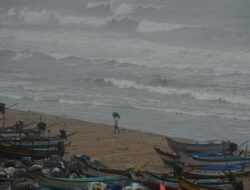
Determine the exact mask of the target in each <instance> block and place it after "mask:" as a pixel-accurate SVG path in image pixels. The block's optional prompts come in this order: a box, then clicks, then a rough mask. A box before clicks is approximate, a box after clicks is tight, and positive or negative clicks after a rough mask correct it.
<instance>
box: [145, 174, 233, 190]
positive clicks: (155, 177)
mask: <svg viewBox="0 0 250 190" xmlns="http://www.w3.org/2000/svg"><path fill="white" fill-rule="evenodd" d="M143 175H144V178H145V179H144V180H143V184H144V185H146V186H149V187H151V189H156V187H157V186H159V184H163V185H164V186H165V188H166V189H170V190H177V189H179V184H178V179H177V178H176V177H175V176H166V175H159V174H153V173H149V172H144V173H143ZM187 181H188V182H191V183H195V184H199V185H207V186H208V185H210V186H220V187H222V186H227V187H230V186H231V184H230V182H229V181H228V180H224V179H188V180H187Z"/></svg>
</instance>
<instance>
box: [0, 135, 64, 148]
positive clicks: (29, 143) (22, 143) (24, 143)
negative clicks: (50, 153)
mask: <svg viewBox="0 0 250 190" xmlns="http://www.w3.org/2000/svg"><path fill="white" fill-rule="evenodd" d="M0 143H6V144H10V145H11V146H13V147H17V148H29V149H49V148H54V149H57V148H59V147H60V145H61V143H60V141H59V140H52V141H50V140H44V141H36V140H35V139H34V140H19V139H15V140H10V139H9V138H6V137H2V136H1V135H0ZM62 143H63V142H62Z"/></svg>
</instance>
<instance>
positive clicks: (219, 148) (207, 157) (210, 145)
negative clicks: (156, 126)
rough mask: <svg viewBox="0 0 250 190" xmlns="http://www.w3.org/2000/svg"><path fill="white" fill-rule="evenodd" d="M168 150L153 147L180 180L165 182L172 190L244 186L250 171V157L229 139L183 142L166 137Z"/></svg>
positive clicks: (215, 189) (207, 189)
mask: <svg viewBox="0 0 250 190" xmlns="http://www.w3.org/2000/svg"><path fill="white" fill-rule="evenodd" d="M166 140H167V142H168V145H169V147H170V148H171V149H172V150H173V151H172V152H167V151H164V150H161V149H160V148H157V147H154V149H155V151H156V152H157V153H158V155H159V156H160V158H161V159H162V161H163V162H164V164H166V165H167V166H169V167H172V168H173V170H174V173H175V176H176V178H177V181H178V183H177V184H173V183H172V182H171V183H168V182H165V185H166V186H167V187H169V189H178V188H180V189H183V190H194V189H197V190H224V189H228V190H229V189H232V190H233V189H234V190H240V189H244V187H243V182H242V180H241V177H242V176H246V175H248V174H249V172H250V166H249V163H250V162H249V161H250V157H249V156H248V155H247V152H246V151H243V152H240V151H239V150H238V146H237V144H235V143H233V142H230V141H217V142H215V141H213V142H206V143H199V142H194V143H191V142H182V141H177V140H174V139H172V138H169V137H166ZM204 181H205V183H204Z"/></svg>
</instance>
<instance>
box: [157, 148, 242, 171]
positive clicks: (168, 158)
mask: <svg viewBox="0 0 250 190" xmlns="http://www.w3.org/2000/svg"><path fill="white" fill-rule="evenodd" d="M154 149H155V151H156V152H157V154H158V155H159V156H160V158H161V159H162V161H163V162H164V163H165V164H166V165H169V166H172V165H174V164H175V163H181V164H183V165H188V166H190V165H191V166H204V165H205V166H207V165H235V164H244V163H245V159H243V157H236V156H235V157H232V156H226V155H225V156H203V157H204V158H207V160H206V159H203V160H202V159H195V158H197V155H196V156H192V155H188V154H186V153H181V152H179V153H178V154H177V153H169V152H166V151H163V150H161V149H159V148H156V147H154ZM203 157H202V156H200V158H203ZM227 157H228V158H235V159H231V160H229V159H226V158H227ZM209 158H211V160H213V161H212V162H211V161H210V160H209ZM213 158H214V159H213ZM215 158H218V159H215ZM223 158H225V159H223ZM236 158H238V159H236Z"/></svg>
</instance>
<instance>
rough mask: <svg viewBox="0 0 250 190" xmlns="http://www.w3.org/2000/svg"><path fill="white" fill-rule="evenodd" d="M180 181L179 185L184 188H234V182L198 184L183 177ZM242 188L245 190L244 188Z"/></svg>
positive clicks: (184, 189)
mask: <svg viewBox="0 0 250 190" xmlns="http://www.w3.org/2000/svg"><path fill="white" fill-rule="evenodd" d="M178 181H179V187H180V189H182V190H225V189H226V190H234V187H233V185H232V184H217V185H211V184H197V183H195V182H191V181H188V180H186V179H185V178H183V177H179V178H178ZM241 190H243V188H242V189H241Z"/></svg>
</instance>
